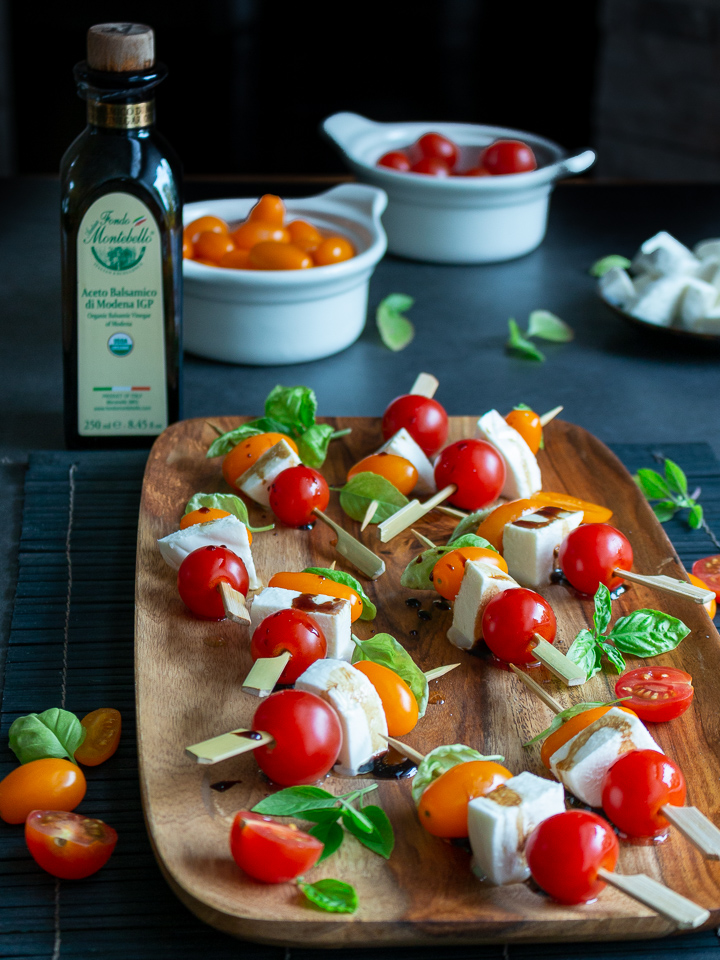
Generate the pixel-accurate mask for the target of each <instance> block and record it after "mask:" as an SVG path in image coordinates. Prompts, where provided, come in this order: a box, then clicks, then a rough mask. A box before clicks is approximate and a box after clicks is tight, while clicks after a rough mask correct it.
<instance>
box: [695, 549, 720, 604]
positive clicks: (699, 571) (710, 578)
mask: <svg viewBox="0 0 720 960" xmlns="http://www.w3.org/2000/svg"><path fill="white" fill-rule="evenodd" d="M692 572H693V573H694V574H695V576H696V577H698V578H699V579H700V580H702V582H703V583H704V584H705V586H706V587H708V589H710V590H714V591H715V597H716V599H717V600H720V553H715V554H713V555H712V556H711V557H703V558H702V560H696V561H695V563H694V564H693V566H692Z"/></svg>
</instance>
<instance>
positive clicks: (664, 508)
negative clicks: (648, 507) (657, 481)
mask: <svg viewBox="0 0 720 960" xmlns="http://www.w3.org/2000/svg"><path fill="white" fill-rule="evenodd" d="M652 509H653V513H654V514H655V516H656V517H657V518H658V520H659V521H660V523H667V521H668V520H672V518H673V517H674V516H675V511H676V510H677V507H676V506H675V504H674V503H673V502H672V500H661V501H660V503H654V504H653V505H652ZM693 509H694V508H693ZM700 509H702V507H701V508H700Z"/></svg>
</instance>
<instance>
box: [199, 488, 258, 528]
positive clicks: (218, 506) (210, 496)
mask: <svg viewBox="0 0 720 960" xmlns="http://www.w3.org/2000/svg"><path fill="white" fill-rule="evenodd" d="M201 507H209V508H210V509H211V510H226V511H227V512H228V513H230V514H232V516H234V517H237V518H238V520H240V522H241V523H244V524H245V525H246V526H247V525H248V522H249V517H248V511H247V507H246V506H245V504H244V503H243V501H242V500H241V499H240V497H236V496H235V494H234V493H196V494H195V496H193V497H190V499H189V500H188V502H187V506H186V507H185V513H192V512H193V510H200V509H201Z"/></svg>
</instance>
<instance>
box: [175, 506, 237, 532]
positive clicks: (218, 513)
mask: <svg viewBox="0 0 720 960" xmlns="http://www.w3.org/2000/svg"><path fill="white" fill-rule="evenodd" d="M229 516H230V514H229V513H228V511H227V510H218V508H217V507H199V508H198V509H197V510H191V511H190V513H186V514H185V515H184V516H183V518H182V520H181V521H180V529H181V530H185V529H187V527H194V526H195V524H196V523H211V522H212V521H213V520H219V519H220V518H221V517H229Z"/></svg>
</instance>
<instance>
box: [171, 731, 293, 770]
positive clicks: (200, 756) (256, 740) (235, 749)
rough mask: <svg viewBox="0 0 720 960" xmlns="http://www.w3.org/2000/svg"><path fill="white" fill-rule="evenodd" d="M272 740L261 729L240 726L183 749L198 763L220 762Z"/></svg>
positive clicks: (272, 741)
mask: <svg viewBox="0 0 720 960" xmlns="http://www.w3.org/2000/svg"><path fill="white" fill-rule="evenodd" d="M274 742H275V740H274V739H273V737H271V736H270V734H269V733H265V731H263V730H246V729H244V728H241V729H239V730H231V731H230V732H229V733H221V734H220V736H219V737H211V738H210V739H209V740H203V741H201V742H200V743H194V744H193V745H192V746H190V747H185V749H186V750H187V752H188V753H191V754H192V755H193V756H194V757H195V759H196V760H197V762H198V763H220V761H221V760H228V759H229V758H230V757H236V756H238V755H239V754H241V753H247V752H248V751H249V750H257V748H258V747H264V746H265V745H266V744H269V743H274Z"/></svg>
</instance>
